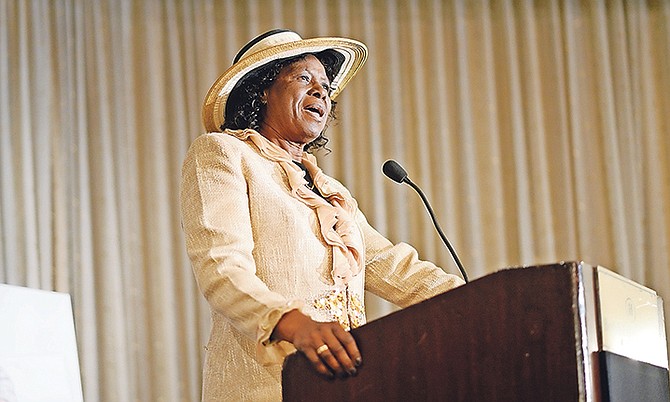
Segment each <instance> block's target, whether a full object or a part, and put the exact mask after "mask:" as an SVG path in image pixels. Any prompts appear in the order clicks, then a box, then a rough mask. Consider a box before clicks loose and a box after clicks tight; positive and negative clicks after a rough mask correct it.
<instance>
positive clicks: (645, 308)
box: [282, 262, 670, 402]
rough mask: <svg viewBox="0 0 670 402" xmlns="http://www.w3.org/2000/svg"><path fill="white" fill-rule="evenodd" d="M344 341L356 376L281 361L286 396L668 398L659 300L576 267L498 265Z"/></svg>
mask: <svg viewBox="0 0 670 402" xmlns="http://www.w3.org/2000/svg"><path fill="white" fill-rule="evenodd" d="M612 278H614V279H612ZM622 289H623V290H622ZM615 304H617V305H615ZM619 304H621V306H619ZM654 306H655V308H654ZM654 314H656V315H655V316H654ZM630 328H633V330H630ZM352 334H353V335H354V337H355V338H356V341H357V342H358V346H359V348H360V350H361V353H362V355H363V365H362V366H361V368H360V369H359V371H358V375H357V376H355V377H350V378H347V379H334V380H328V379H325V378H323V377H321V376H319V375H318V374H317V373H316V372H315V371H314V370H313V368H312V367H311V365H310V363H309V362H308V361H307V359H306V358H305V357H304V356H303V355H302V354H299V353H297V354H294V355H291V356H289V357H288V358H287V359H286V361H285V363H284V369H283V373H282V376H283V399H284V401H288V402H292V401H468V402H470V401H560V402H566V401H617V400H620V401H635V400H640V401H668V400H670V399H669V397H668V392H669V391H668V354H667V344H666V337H665V329H664V318H663V307H662V301H661V299H660V297H658V296H656V294H655V292H653V291H652V290H650V289H647V288H644V287H642V286H640V285H637V284H635V283H634V282H632V281H629V280H627V279H625V278H623V277H620V276H618V275H616V274H614V273H612V272H611V271H608V270H606V269H604V268H602V267H594V266H591V265H588V264H585V263H581V262H564V263H558V264H552V265H545V266H536V267H526V268H513V269H505V270H501V271H498V272H496V273H494V274H491V275H488V276H485V277H482V278H480V279H477V280H474V281H472V282H470V283H469V284H467V285H465V286H462V287H459V288H457V289H454V290H452V291H449V292H446V293H444V294H442V295H439V296H436V297H434V298H432V299H429V300H426V301H424V302H422V303H419V304H416V305H414V306H411V307H408V308H406V309H403V310H400V311H397V312H395V313H392V314H390V315H388V316H386V317H383V318H381V319H378V320H375V321H372V322H370V323H368V324H366V325H364V326H362V327H360V328H357V329H355V330H353V331H352ZM626 347H627V348H628V349H626ZM643 349H644V350H643ZM622 381H623V384H622ZM631 398H632V399H631Z"/></svg>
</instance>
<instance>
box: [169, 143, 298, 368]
mask: <svg viewBox="0 0 670 402" xmlns="http://www.w3.org/2000/svg"><path fill="white" fill-rule="evenodd" d="M223 135H226V134H223ZM226 140H227V138H222V135H217V134H207V135H203V136H200V137H199V138H197V139H196V140H195V141H194V143H193V144H192V145H191V147H190V149H189V151H188V153H187V155H186V158H185V160H184V165H183V168H182V184H181V194H180V195H181V200H180V201H181V214H182V226H183V230H184V234H185V239H186V248H187V251H188V255H189V258H190V259H191V264H192V267H193V272H194V274H195V278H196V281H197V283H198V287H199V288H200V291H201V292H202V293H203V295H204V296H205V298H206V299H207V301H208V302H209V304H210V306H211V308H212V309H213V310H215V311H216V312H217V313H219V314H222V315H223V316H224V317H225V318H226V319H227V320H228V321H230V322H231V323H232V325H233V326H234V327H235V328H237V329H238V330H239V331H241V332H242V333H243V334H245V335H246V336H248V337H249V338H251V339H255V340H256V341H257V358H258V359H259V361H261V363H276V362H279V361H281V358H283V356H285V355H286V354H287V352H290V351H292V350H291V345H290V344H288V343H287V342H279V343H270V342H269V338H270V335H271V334H272V330H273V329H274V327H275V325H276V324H277V322H278V321H279V319H280V318H281V317H282V315H283V314H284V313H286V312H287V311H290V310H292V309H295V308H300V307H301V305H300V302H299V301H297V300H288V299H286V298H285V297H284V296H282V295H280V294H278V293H276V292H272V291H270V290H269V289H268V287H267V286H266V284H265V283H264V282H263V281H262V280H261V279H260V278H258V277H257V276H256V275H255V274H256V265H255V262H254V258H253V254H252V251H253V249H254V240H253V233H252V226H251V225H252V223H251V219H250V214H249V198H248V195H247V194H248V193H247V184H246V183H247V182H246V179H245V171H244V165H243V160H242V156H241V155H242V154H241V152H240V150H239V149H238V148H237V145H236V144H235V146H231V145H230V144H226ZM235 141H238V140H235ZM240 144H243V143H241V142H240ZM243 146H244V145H243Z"/></svg>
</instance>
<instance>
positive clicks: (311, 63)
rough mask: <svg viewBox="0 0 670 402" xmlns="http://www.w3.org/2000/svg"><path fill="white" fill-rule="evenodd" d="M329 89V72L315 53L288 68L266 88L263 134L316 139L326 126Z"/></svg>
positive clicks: (297, 139) (302, 141)
mask: <svg viewBox="0 0 670 402" xmlns="http://www.w3.org/2000/svg"><path fill="white" fill-rule="evenodd" d="M329 88H330V81H329V80H328V76H327V75H326V71H325V69H324V68H323V65H322V64H321V62H320V61H319V60H318V59H317V58H316V57H314V56H313V55H308V56H307V57H305V58H304V59H301V60H298V61H296V62H295V63H292V64H290V65H288V66H286V67H284V69H282V70H281V72H280V73H279V75H278V76H277V78H276V80H275V82H274V83H273V84H272V86H271V87H269V88H268V89H267V90H266V91H265V99H266V101H267V106H266V109H265V116H264V118H263V123H262V124H261V132H262V134H263V135H265V136H266V137H268V138H269V139H271V140H272V139H273V138H271V137H275V138H277V139H281V140H284V141H289V142H292V143H295V144H301V145H304V144H307V143H310V142H312V141H313V140H314V139H316V138H317V137H318V136H319V135H320V134H321V132H322V131H323V129H324V128H325V127H326V122H327V120H328V114H329V113H330V108H331V101H330V96H329V95H328V92H329Z"/></svg>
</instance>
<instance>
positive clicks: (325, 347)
mask: <svg viewBox="0 0 670 402" xmlns="http://www.w3.org/2000/svg"><path fill="white" fill-rule="evenodd" d="M326 350H328V345H326V344H325V343H324V344H323V345H321V346H319V347H318V348H316V354H317V355H320V354H321V353H323V352H325V351H326Z"/></svg>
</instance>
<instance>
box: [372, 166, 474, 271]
mask: <svg viewBox="0 0 670 402" xmlns="http://www.w3.org/2000/svg"><path fill="white" fill-rule="evenodd" d="M382 171H383V172H384V174H385V175H386V176H387V177H388V178H389V179H391V180H393V181H395V182H396V183H406V184H407V185H409V186H410V187H412V188H413V189H414V191H416V192H417V193H418V194H419V197H421V201H423V205H425V206H426V209H427V210H428V214H429V215H430V219H431V220H432V221H433V225H434V226H435V229H436V230H437V234H438V235H440V239H442V243H444V245H445V246H447V249H449V252H450V253H451V257H452V258H453V259H454V262H456V265H457V266H458V270H459V271H461V275H462V276H463V280H464V281H465V283H468V282H469V281H468V275H467V274H466V273H465V268H463V264H461V260H460V259H459V258H458V255H457V254H456V250H454V248H453V247H452V246H451V243H450V242H449V240H448V239H447V236H445V235H444V232H442V228H441V227H440V224H439V223H438V222H437V218H435V213H434V212H433V208H432V207H431V206H430V202H428V198H426V195H425V194H424V193H423V191H422V190H421V188H420V187H419V186H417V185H416V184H414V182H413V181H412V180H410V178H409V176H408V175H407V172H406V171H405V169H403V167H402V166H400V164H399V163H398V162H396V161H394V160H393V159H390V160H387V161H386V162H384V165H383V166H382Z"/></svg>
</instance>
